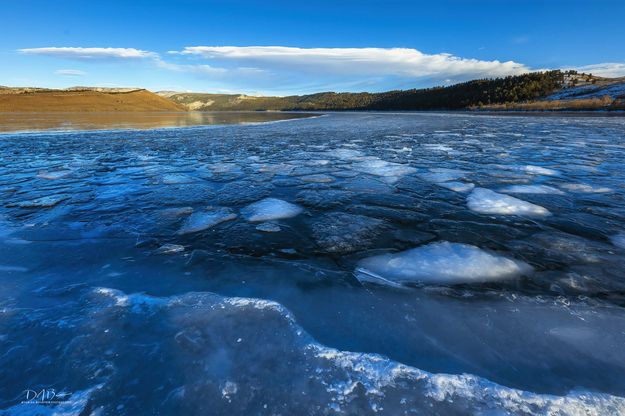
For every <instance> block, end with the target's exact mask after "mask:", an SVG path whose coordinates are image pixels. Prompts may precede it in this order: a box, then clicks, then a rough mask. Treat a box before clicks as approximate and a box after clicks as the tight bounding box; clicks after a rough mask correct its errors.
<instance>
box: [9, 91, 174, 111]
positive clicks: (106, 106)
mask: <svg viewBox="0 0 625 416" xmlns="http://www.w3.org/2000/svg"><path fill="white" fill-rule="evenodd" d="M115 111H118V112H125V111H129V112H130V111H186V108H184V107H183V106H181V105H179V104H176V103H174V102H172V101H171V100H168V99H167V98H163V97H161V96H159V95H157V94H154V93H152V92H150V91H147V90H134V91H128V92H108V91H107V92H102V91H94V90H77V91H75V90H45V89H39V90H18V89H9V90H4V89H0V112H115Z"/></svg>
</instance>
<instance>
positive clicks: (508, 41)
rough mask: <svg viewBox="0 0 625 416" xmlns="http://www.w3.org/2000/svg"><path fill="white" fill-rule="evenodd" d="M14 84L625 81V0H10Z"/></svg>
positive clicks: (166, 86)
mask: <svg viewBox="0 0 625 416" xmlns="http://www.w3.org/2000/svg"><path fill="white" fill-rule="evenodd" d="M0 7H1V9H0V10H2V26H1V27H0V61H1V62H2V65H0V85H10V86H22V85H28V86H42V87H68V86H74V85H93V86H95V85H98V86H140V87H145V88H148V89H151V90H180V91H207V92H237V93H239V92H241V93H248V94H278V95H286V94H295V93H310V92H318V91H327V90H334V91H382V90H388V89H396V88H402V89H405V88H418V87H427V86H433V85H444V84H450V83H454V82H459V81H464V80H467V79H472V78H478V77H479V78H481V77H491V76H501V75H507V74H517V73H522V72H526V71H529V70H537V69H547V68H576V69H577V68H579V69H581V70H586V71H587V72H593V73H596V74H599V75H605V76H625V46H624V45H625V29H623V27H625V23H623V17H625V1H622V0H618V1H617V0H614V1H603V0H593V1H589V0H587V1H576V0H568V1H558V0H553V1H549V0H543V1H531V0H525V1H515V0H499V1H493V0H490V1H468V0H466V1H462V0H455V1H444V0H439V1H431V2H426V1H366V0H365V1H363V0H361V1H339V0H334V1H312V0H311V1H262V2H261V1H258V2H251V1H236V0H235V1H192V0H185V1H176V2H173V1H158V0H152V1H123V2H122V1H95V0H92V1H64V0H55V1H50V0H47V1H29V0H20V1H13V0H0Z"/></svg>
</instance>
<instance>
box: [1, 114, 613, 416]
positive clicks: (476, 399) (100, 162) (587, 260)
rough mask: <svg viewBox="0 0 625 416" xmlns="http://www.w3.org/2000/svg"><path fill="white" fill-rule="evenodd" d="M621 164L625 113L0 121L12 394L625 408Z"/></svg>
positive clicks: (50, 407)
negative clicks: (196, 122) (206, 123)
mask: <svg viewBox="0 0 625 416" xmlns="http://www.w3.org/2000/svg"><path fill="white" fill-rule="evenodd" d="M152 127H155V126H152ZM624 164H625V118H619V117H610V118H607V117H574V116H573V117H570V116H568V117H564V116H548V117H544V116H543V117H540V116H514V117H509V116H493V115H467V114H457V113H456V114H374V113H370V114H368V113H360V114H356V113H338V114H328V115H325V116H322V117H317V118H307V119H298V120H290V121H286V122H280V123H267V124H255V125H232V126H210V127H192V128H182V129H163V130H142V131H133V130H108V131H92V132H84V131H82V132H81V131H74V132H54V133H46V132H40V133H21V134H18V133H7V134H2V135H0V196H1V201H2V204H1V205H0V369H1V370H0V408H2V409H8V411H7V414H15V415H18V414H19V415H21V414H29V415H30V414H53V413H52V412H53V411H56V412H58V413H54V414H62V415H70V414H71V415H73V414H79V413H81V412H84V413H81V414H96V415H100V414H101V415H117V414H120V415H137V414H171V415H179V414H220V415H222V414H223V415H233V414H259V415H265V414H266V415H277V414H283V415H288V414H293V415H304V414H309V415H319V414H328V415H334V414H387V415H399V414H406V415H409V414H467V413H471V414H488V415H500V414H530V413H539V414H618V413H623V412H625V399H624V398H623V397H625V384H624V383H623V380H625V348H623V346H624V345H625V199H624V197H623V195H624V191H625V169H624ZM52 389H53V390H54V392H55V393H54V394H51V393H49V392H50V391H51V390H52ZM42 390H45V391H46V392H48V394H49V398H53V400H52V401H54V402H55V403H50V404H42V403H38V404H33V403H21V402H22V401H26V400H27V399H29V397H27V395H28V394H31V395H32V394H33V393H32V392H41V391H42ZM29 391H30V392H31V393H28V392H29ZM558 411H559V412H561V413H558ZM38 412H39V413H38ZM593 412H594V413H593Z"/></svg>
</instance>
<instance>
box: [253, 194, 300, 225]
mask: <svg viewBox="0 0 625 416" xmlns="http://www.w3.org/2000/svg"><path fill="white" fill-rule="evenodd" d="M302 211H303V209H302V207H300V206H298V205H295V204H291V203H290V202H286V201H283V200H281V199H277V198H265V199H263V200H261V201H258V202H254V203H253V204H250V205H248V206H247V207H245V208H243V209H242V210H241V214H243V217H245V219H246V220H248V221H252V222H257V221H271V220H279V219H281V218H291V217H295V216H296V215H299V214H300V213H301V212H302Z"/></svg>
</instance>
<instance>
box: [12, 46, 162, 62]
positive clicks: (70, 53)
mask: <svg viewBox="0 0 625 416" xmlns="http://www.w3.org/2000/svg"><path fill="white" fill-rule="evenodd" d="M18 51H19V52H21V53H25V54H29V55H43V56H52V57H56V58H64V59H77V60H106V59H144V58H157V57H158V54H156V53H154V52H149V51H143V50H141V49H135V48H74V47H49V48H26V49H19V50H18Z"/></svg>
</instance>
